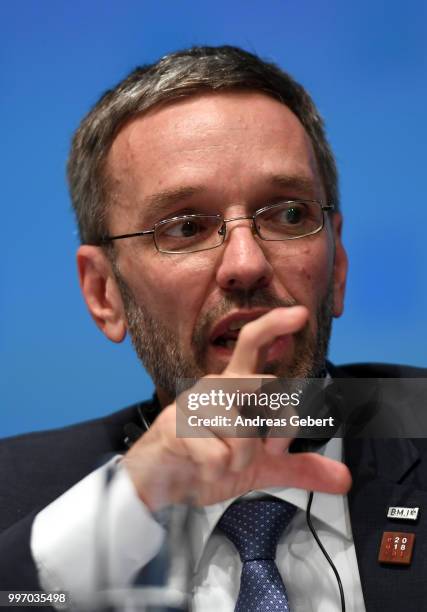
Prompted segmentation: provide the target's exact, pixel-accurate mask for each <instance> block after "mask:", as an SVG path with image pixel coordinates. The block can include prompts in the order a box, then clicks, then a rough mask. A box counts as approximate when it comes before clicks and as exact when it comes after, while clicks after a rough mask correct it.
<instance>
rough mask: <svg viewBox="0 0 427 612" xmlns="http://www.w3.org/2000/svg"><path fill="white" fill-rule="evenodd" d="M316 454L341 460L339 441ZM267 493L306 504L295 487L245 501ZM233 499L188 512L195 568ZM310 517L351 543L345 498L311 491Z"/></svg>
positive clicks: (304, 496) (305, 496) (302, 507)
mask: <svg viewBox="0 0 427 612" xmlns="http://www.w3.org/2000/svg"><path fill="white" fill-rule="evenodd" d="M318 452H319V453H320V454H322V455H324V456H325V457H329V458H330V459H335V460H336V461H342V439H341V438H332V439H331V440H329V442H328V443H327V444H325V446H323V447H322V448H321V449H319V451H318ZM263 493H267V494H268V495H272V496H274V497H277V498H279V499H282V500H284V501H287V502H289V503H292V504H294V505H295V506H297V508H299V509H300V510H303V511H304V512H305V510H306V508H307V502H308V495H309V494H308V491H305V490H303V489H296V488H279V487H275V488H270V489H261V490H259V491H253V492H251V493H249V494H248V495H245V496H244V497H245V499H246V498H250V497H252V496H256V495H259V494H263ZM235 499H237V498H232V499H227V500H225V501H223V502H219V503H217V504H212V505H211V506H204V507H202V508H194V509H192V511H191V512H192V514H191V523H190V524H191V529H190V546H191V551H192V556H193V560H194V565H195V568H196V570H197V566H198V564H199V563H200V560H201V558H202V555H203V552H204V549H205V546H206V544H207V541H208V539H209V538H210V536H211V534H212V532H213V531H214V529H215V527H216V525H217V523H218V521H219V519H220V518H221V516H222V515H223V514H224V512H225V511H226V510H227V508H228V507H229V506H230V505H231V504H232V503H233V502H234V501H235ZM311 516H312V517H314V518H316V519H317V520H319V521H320V522H322V523H324V524H325V525H327V526H328V527H329V528H330V529H332V530H334V531H336V532H337V533H339V534H340V535H341V536H343V537H344V538H346V539H348V540H351V539H352V537H353V536H352V532H351V525H350V518H349V513H348V506H347V496H346V495H331V494H329V493H319V492H315V493H314V497H313V503H312V506H311Z"/></svg>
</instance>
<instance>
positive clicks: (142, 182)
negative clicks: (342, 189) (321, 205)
mask: <svg viewBox="0 0 427 612" xmlns="http://www.w3.org/2000/svg"><path fill="white" fill-rule="evenodd" d="M107 171H108V173H109V176H110V179H111V184H112V187H113V191H114V195H115V196H116V197H115V198H114V200H115V205H114V206H113V209H115V208H116V207H117V206H119V207H120V209H121V212H123V211H124V210H127V212H128V213H129V214H130V212H131V210H132V209H134V208H138V207H139V208H140V207H141V206H142V207H143V208H144V203H145V202H147V201H150V202H152V201H153V197H154V198H155V196H156V194H158V193H168V192H169V193H172V192H174V191H179V190H181V191H182V192H183V193H185V192H186V191H187V192H188V194H189V196H191V193H195V194H197V193H200V194H202V195H203V196H206V197H212V198H214V197H218V198H219V199H220V200H222V201H224V199H225V200H229V201H234V202H243V201H245V202H247V199H248V197H250V198H253V199H257V198H261V197H263V196H264V195H265V194H264V192H265V190H266V189H268V188H269V185H271V184H272V182H274V177H276V178H277V177H284V178H285V179H286V177H288V178H289V179H295V178H297V179H300V182H301V184H303V183H304V182H305V184H307V185H308V186H309V185H312V192H313V193H311V194H308V193H306V194H304V195H306V196H307V195H311V196H312V197H320V196H321V194H320V193H319V192H320V191H321V185H320V180H319V173H318V169H317V164H316V160H315V155H314V151H313V147H312V144H311V140H310V138H309V137H308V135H307V133H306V131H305V130H304V128H303V126H302V124H301V123H300V121H299V119H298V118H297V117H296V116H295V115H294V114H293V113H292V112H291V111H290V109H289V108H288V107H286V106H285V105H283V104H281V103H280V102H279V101H277V100H275V99H273V98H271V97H269V96H267V95H264V94H262V93H256V92H221V93H207V94H203V95H197V96H193V97H190V98H185V99H182V100H180V101H174V102H172V103H169V104H167V105H165V106H161V107H158V108H154V109H152V110H151V111H149V112H148V113H146V114H144V115H142V116H139V117H137V118H135V119H133V120H131V121H130V122H129V123H128V124H127V125H126V126H125V127H123V128H122V130H121V131H120V132H119V134H118V136H117V137H116V139H115V140H114V142H113V144H112V147H111V150H110V152H109V156H108V159H107ZM300 195H303V194H300Z"/></svg>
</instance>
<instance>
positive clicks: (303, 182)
mask: <svg viewBox="0 0 427 612" xmlns="http://www.w3.org/2000/svg"><path fill="white" fill-rule="evenodd" d="M268 181H269V182H270V183H272V184H273V185H277V186H278V187H284V188H286V189H291V190H292V191H297V192H300V193H303V194H304V195H307V194H309V195H310V196H315V195H316V184H315V182H314V181H313V180H312V179H310V178H308V177H305V176H302V175H286V174H273V175H271V176H270V177H268Z"/></svg>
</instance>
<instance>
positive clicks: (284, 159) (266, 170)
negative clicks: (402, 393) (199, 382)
mask: <svg viewBox="0 0 427 612" xmlns="http://www.w3.org/2000/svg"><path fill="white" fill-rule="evenodd" d="M108 172H109V174H110V177H111V179H112V180H111V183H112V206H111V207H110V213H109V219H108V223H109V230H110V234H111V235H118V234H125V233H131V232H137V231H141V230H144V229H150V228H152V227H153V225H154V224H155V223H156V222H158V221H160V220H162V219H166V218H170V217H174V216H176V215H179V214H185V213H214V214H215V213H222V214H223V215H224V217H225V218H230V217H238V216H243V215H251V214H253V213H254V211H255V210H257V209H259V208H262V207H263V206H265V205H267V204H274V203H277V202H278V201H281V200H290V199H299V198H307V199H311V200H319V201H321V202H323V203H325V194H324V190H323V187H322V184H321V181H320V177H319V172H318V168H317V163H316V160H315V156H314V152H313V148H312V145H311V141H310V139H309V137H308V136H307V134H306V132H305V130H304V128H303V127H302V125H301V123H300V122H299V120H298V119H297V117H296V116H295V115H294V114H293V113H292V112H291V111H290V110H289V109H288V108H287V107H286V106H284V105H283V104H281V103H279V102H278V101H276V100H274V99H272V98H270V97H268V96H266V95H263V94H261V93H244V92H227V93H217V94H203V95H199V96H195V97H191V98H188V99H184V100H181V101H179V102H174V103H171V104H168V105H166V106H163V107H159V108H158V109H153V110H152V111H150V112H149V113H148V114H146V115H144V116H141V117H139V118H136V119H134V120H132V121H131V122H130V123H128V124H127V125H126V126H125V127H124V128H123V129H122V130H121V131H120V133H119V134H118V136H117V137H116V139H115V141H114V143H113V146H112V149H111V151H110V154H109V157H108ZM114 249H115V257H116V260H115V267H116V270H117V272H118V280H119V286H120V289H121V292H122V296H123V299H124V304H125V310H126V314H127V323H126V324H127V327H128V329H129V332H130V334H131V336H132V339H133V342H134V344H135V347H136V349H137V352H138V354H139V356H140V357H141V358H142V359H143V361H144V364H145V366H146V367H147V369H148V371H149V372H150V374H151V376H152V377H153V379H154V382H155V383H156V385H157V386H158V388H160V389H161V390H163V391H164V392H165V393H166V395H167V396H169V397H173V390H174V387H175V379H176V378H179V377H198V376H200V375H203V374H207V373H212V374H216V373H220V372H222V370H223V369H224V368H225V366H226V364H227V363H228V361H229V359H230V356H231V354H232V350H233V342H230V341H227V342H225V343H224V336H223V337H222V338H218V337H217V335H218V333H219V332H221V333H223V334H225V337H226V338H227V337H228V338H230V335H231V336H233V333H231V334H230V332H233V331H234V333H235V334H236V333H237V332H236V331H235V330H233V329H231V328H233V327H236V326H238V325H239V321H240V322H243V321H247V320H249V319H250V318H255V317H257V316H260V315H261V314H263V313H265V312H266V311H267V310H270V309H271V308H273V307H275V306H289V305H293V304H302V305H304V306H306V307H307V309H308V311H309V320H308V323H307V325H306V327H305V328H304V329H303V330H302V331H301V332H299V333H297V334H295V335H294V336H293V337H292V338H291V339H290V341H289V343H288V345H287V348H286V350H285V353H284V356H283V358H281V359H280V361H277V360H276V361H274V360H272V361H271V363H268V364H267V367H266V371H268V372H272V373H274V374H276V375H278V376H289V375H291V376H301V377H302V376H307V375H315V374H316V373H318V370H319V368H321V367H322V365H323V361H324V357H325V353H326V350H327V341H328V338H329V332H330V321H331V317H332V315H335V316H339V315H340V314H341V311H342V300H343V292H344V282H345V272H346V258H345V253H344V250H343V247H342V245H341V241H340V217H339V215H337V216H334V217H333V219H332V220H330V219H327V221H326V226H325V228H324V230H323V231H321V232H319V233H318V234H315V235H312V236H308V237H305V238H301V239H298V240H291V241H283V242H267V241H262V240H260V239H259V238H258V237H256V236H254V235H253V233H252V231H251V222H250V221H248V220H239V221H233V222H231V223H229V224H228V225H227V237H226V241H225V243H224V244H223V245H222V246H220V247H218V248H216V249H213V250H209V251H202V252H198V253H188V254H173V255H171V254H164V253H159V252H158V251H157V250H156V248H155V246H154V243H153V240H152V237H151V236H145V237H136V238H129V239H126V240H122V241H117V242H116V243H115V244H114ZM236 321H237V323H236ZM230 326H231V327H230ZM224 327H225V329H224Z"/></svg>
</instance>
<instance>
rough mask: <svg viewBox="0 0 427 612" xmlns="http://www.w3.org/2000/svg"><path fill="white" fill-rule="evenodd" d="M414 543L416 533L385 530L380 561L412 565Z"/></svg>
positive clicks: (379, 556) (379, 555)
mask: <svg viewBox="0 0 427 612" xmlns="http://www.w3.org/2000/svg"><path fill="white" fill-rule="evenodd" d="M414 544H415V533H408V532H405V531H403V532H402V531H384V533H383V537H382V540H381V545H380V552H379V554H378V561H379V562H380V563H393V564H398V565H410V563H411V561H412V553H413V551H414Z"/></svg>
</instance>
